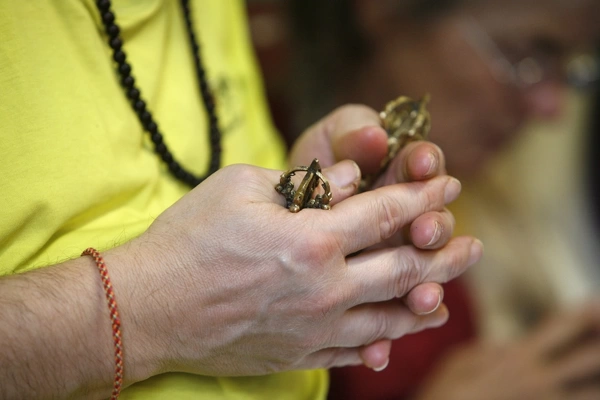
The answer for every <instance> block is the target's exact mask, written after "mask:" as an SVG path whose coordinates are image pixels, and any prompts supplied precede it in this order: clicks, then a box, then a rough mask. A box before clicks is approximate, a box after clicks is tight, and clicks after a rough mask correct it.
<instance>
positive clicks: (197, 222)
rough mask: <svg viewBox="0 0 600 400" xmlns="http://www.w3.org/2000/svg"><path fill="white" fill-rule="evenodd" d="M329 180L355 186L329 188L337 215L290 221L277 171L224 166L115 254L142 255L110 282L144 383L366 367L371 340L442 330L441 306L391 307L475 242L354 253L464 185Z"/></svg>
mask: <svg viewBox="0 0 600 400" xmlns="http://www.w3.org/2000/svg"><path fill="white" fill-rule="evenodd" d="M324 172H325V174H326V175H327V176H331V177H346V179H345V180H337V181H333V180H332V182H331V183H332V190H333V194H334V199H335V201H337V203H336V204H335V205H334V206H333V208H332V210H330V211H323V210H314V209H305V210H302V211H301V212H300V213H298V214H292V213H290V212H289V211H288V210H287V209H286V208H285V207H283V205H284V199H283V197H282V196H281V195H279V194H278V193H277V192H276V191H275V189H274V185H275V183H276V182H277V181H278V180H279V176H280V174H281V172H278V171H271V170H264V169H259V168H255V167H250V166H243V165H236V166H231V167H227V168H224V169H222V170H220V171H218V172H217V173H215V174H214V175H212V176H211V177H210V178H209V179H207V180H206V181H205V182H203V183H202V184H201V185H199V186H198V187H197V188H195V189H194V190H192V191H191V192H190V193H189V194H188V195H186V196H184V197H183V198H182V199H181V200H180V201H178V202H177V203H176V204H174V205H173V206H172V207H170V208H169V209H168V210H166V211H165V212H164V213H163V214H162V215H160V216H159V217H158V218H157V219H156V221H155V222H154V223H153V224H152V226H151V227H150V228H149V230H148V231H147V232H146V233H144V234H143V235H142V236H141V237H139V238H138V239H136V240H134V241H132V242H130V243H129V244H128V245H126V246H124V247H120V248H117V249H114V250H113V251H111V252H110V253H109V254H107V262H108V263H109V264H110V265H119V264H120V265H123V264H124V263H129V265H131V262H132V258H131V255H132V254H134V255H137V256H136V258H135V259H136V260H137V261H135V263H134V265H133V266H132V267H130V268H127V269H116V270H115V272H114V273H113V271H111V273H113V282H114V286H115V288H116V290H117V291H118V295H119V296H120V297H119V301H120V303H121V304H120V307H121V308H122V309H124V311H122V312H121V314H122V319H123V326H124V327H127V328H128V329H127V331H126V332H124V335H125V337H124V342H125V343H127V346H128V348H129V350H128V354H129V355H130V357H133V359H135V360H136V361H137V367H138V368H139V367H141V366H146V370H145V372H143V373H141V372H140V373H139V374H137V377H138V378H139V379H143V378H144V375H146V377H147V376H149V375H153V374H156V373H160V372H165V371H185V372H192V373H197V374H205V375H227V376H236V375H255V374H266V373H272V372H278V371H283V370H290V369H306V368H319V367H332V366H342V365H348V364H357V363H361V362H362V360H361V358H360V355H359V350H360V348H361V346H363V345H365V344H368V343H373V342H376V341H378V340H381V339H384V338H385V339H395V338H398V337H400V336H402V335H404V334H407V333H410V332H415V331H418V330H421V329H424V328H428V327H432V326H438V325H440V324H442V323H444V322H445V320H446V318H447V312H446V310H445V308H444V307H440V308H439V309H438V310H437V311H436V312H433V313H431V314H428V315H423V316H418V315H415V314H413V313H412V312H410V311H408V309H407V308H406V307H405V305H404V304H402V302H400V301H397V300H396V301H392V300H393V299H395V298H398V297H402V296H405V295H406V294H407V293H408V292H409V291H411V290H413V288H414V287H415V286H417V285H419V284H421V283H423V282H438V283H439V282H445V281H447V280H449V279H452V278H454V277H455V276H456V275H458V274H460V273H462V272H463V271H464V270H465V269H466V268H467V266H468V265H469V264H472V263H474V262H475V261H477V260H478V258H479V257H480V256H481V248H480V245H479V244H478V242H477V241H475V240H474V239H473V238H470V237H462V238H455V239H452V240H450V241H449V242H448V244H447V245H446V246H444V247H443V248H441V249H438V250H431V251H426V252H424V251H420V250H419V249H417V248H415V247H413V246H404V247H400V248H386V249H378V250H373V251H369V252H363V253H361V254H360V255H358V256H355V257H347V256H348V255H349V254H352V253H354V252H356V251H357V250H360V249H364V248H367V247H369V246H373V245H375V244H377V243H378V242H380V241H381V240H384V239H386V238H388V237H390V236H392V235H394V234H395V233H396V232H398V231H399V230H401V229H403V228H404V227H405V226H406V225H407V224H409V223H410V222H411V221H413V220H414V219H415V218H416V217H417V216H419V215H422V214H424V213H427V212H430V211H434V210H441V209H443V207H444V205H445V204H446V203H448V202H449V201H452V200H454V198H455V197H456V196H457V195H458V189H459V188H458V186H457V185H456V182H455V181H454V180H453V179H451V178H449V177H447V176H442V177H436V178H432V179H430V180H428V181H424V182H414V183H407V184H403V185H391V186H387V187H383V188H379V189H377V190H375V191H371V192H367V193H363V194H360V195H357V196H352V197H349V196H350V195H351V194H352V193H353V188H355V185H356V182H357V181H358V179H359V174H358V172H357V170H356V168H355V167H354V164H353V163H351V162H349V161H346V162H342V163H339V164H336V165H334V166H332V167H331V168H329V169H328V170H326V171H324ZM136 264H137V265H136ZM113 270H114V268H113ZM124 274H126V276H123V275H124ZM128 309H129V310H132V309H134V310H137V312H135V313H129V314H128V312H127V310H128ZM126 361H127V358H126Z"/></svg>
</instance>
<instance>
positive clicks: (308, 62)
mask: <svg viewBox="0 0 600 400" xmlns="http://www.w3.org/2000/svg"><path fill="white" fill-rule="evenodd" d="M247 8H248V15H249V26H250V31H251V36H252V40H253V43H254V46H255V49H256V54H257V58H258V62H259V64H260V67H261V69H262V72H263V78H264V83H265V88H266V94H267V97H268V100H269V104H270V107H271V111H272V115H273V121H274V123H275V125H276V126H277V128H278V129H279V131H280V132H281V134H282V136H283V138H284V139H285V140H286V142H287V143H288V145H290V144H291V143H292V142H293V140H294V139H295V138H296V137H297V136H298V135H299V134H300V133H301V132H302V130H303V129H305V128H307V127H308V126H309V125H310V124H312V123H314V122H316V121H317V120H318V119H319V118H321V117H323V116H324V115H326V114H327V113H328V112H330V111H332V110H333V109H334V108H335V107H338V106H340V105H342V104H345V103H350V102H352V103H361V104H367V105H369V106H371V107H373V108H374V109H376V110H381V109H382V108H383V106H384V105H385V103H386V102H387V101H389V100H392V99H393V98H395V97H397V96H399V95H409V96H412V97H414V98H420V97H421V96H422V95H424V94H425V93H430V94H431V96H432V100H431V106H430V111H431V115H432V123H433V128H432V132H431V137H430V139H431V140H432V141H433V142H434V143H436V144H438V145H439V146H440V147H441V148H442V149H443V150H444V152H445V155H446V157H447V160H446V161H447V167H448V172H449V174H451V175H454V176H456V177H458V178H459V179H460V180H461V182H462V184H463V195H462V196H461V198H460V199H459V200H458V201H457V202H456V203H454V204H452V205H451V207H450V208H451V210H452V211H453V213H454V214H455V216H456V218H457V233H458V234H460V233H469V234H473V235H475V236H477V237H479V238H480V239H481V240H482V241H483V243H484V245H485V256H484V258H483V260H482V261H481V262H480V264H479V265H477V266H475V267H474V268H472V270H471V271H469V272H468V273H467V275H466V276H464V277H461V278H460V279H458V280H457V281H456V282H454V281H453V282H451V283H449V284H447V285H446V295H445V299H444V301H445V303H446V304H447V305H448V307H449V309H450V320H449V322H448V323H447V324H446V326H444V327H442V328H440V329H436V330H432V331H427V332H423V333H419V334H416V335H411V336H409V337H406V338H402V339H400V340H398V341H396V343H394V348H393V358H392V359H391V362H390V365H389V366H388V368H387V369H386V370H384V371H383V372H379V373H375V372H373V371H370V370H368V369H366V368H364V367H351V368H341V369H335V370H332V372H331V376H332V383H331V395H330V398H332V399H354V398H356V399H392V398H394V399H403V398H411V399H438V398H444V399H455V398H456V399H483V398H485V399H496V398H497V399H563V398H565V399H576V398H577V399H578V398H582V399H583V398H586V399H587V398H590V399H600V337H599V332H600V308H599V306H598V299H599V296H598V295H599V294H600V161H599V157H600V95H599V94H600V91H599V85H598V82H599V78H600V64H599V62H598V51H597V50H598V44H599V43H600V40H599V39H600V2H598V1H597V0H587V1H586V0H574V1H571V0H545V1H544V0H523V1H517V0H465V1H460V0H457V1H452V0H348V1H344V0H335V1H326V2H322V1H316V0H315V1H310V0H287V1H286V0H248V1H247ZM520 365H526V366H527V367H526V368H524V367H519V366H520ZM586 396H587V397H586Z"/></svg>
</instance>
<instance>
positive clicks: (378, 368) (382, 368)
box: [373, 358, 390, 372]
mask: <svg viewBox="0 0 600 400" xmlns="http://www.w3.org/2000/svg"><path fill="white" fill-rule="evenodd" d="M389 363H390V359H389V358H388V359H387V360H386V361H385V364H383V365H382V366H381V367H377V368H373V371H375V372H381V371H383V370H384V369H386V368H387V366H388V364H389Z"/></svg>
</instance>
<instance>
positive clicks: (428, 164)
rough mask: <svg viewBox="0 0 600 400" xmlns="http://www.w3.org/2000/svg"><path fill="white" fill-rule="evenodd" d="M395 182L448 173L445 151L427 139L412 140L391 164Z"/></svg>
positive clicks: (422, 178) (419, 179) (418, 179)
mask: <svg viewBox="0 0 600 400" xmlns="http://www.w3.org/2000/svg"><path fill="white" fill-rule="evenodd" d="M390 170H391V171H392V176H393V177H394V178H395V179H394V181H395V182H411V181H421V180H424V179H429V178H432V177H434V176H437V175H443V174H445V173H446V161H445V158H444V153H443V152H442V150H441V149H440V148H439V147H438V146H437V145H435V144H433V143H431V142H427V141H417V142H410V143H408V144H407V145H406V147H404V149H402V150H401V151H400V153H399V154H398V156H397V157H396V158H395V159H394V160H393V161H392V163H391V164H390Z"/></svg>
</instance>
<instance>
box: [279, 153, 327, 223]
mask: <svg viewBox="0 0 600 400" xmlns="http://www.w3.org/2000/svg"><path fill="white" fill-rule="evenodd" d="M300 171H305V172H306V175H304V178H303V179H302V182H300V185H299V186H298V189H295V188H294V183H293V182H292V177H293V176H294V175H295V174H296V172H300ZM319 181H320V182H321V187H322V188H323V193H322V194H317V195H315V196H313V194H314V191H315V189H316V188H317V186H318V185H319ZM275 190H277V192H279V193H281V194H282V195H283V196H284V197H285V200H286V207H287V208H289V210H290V211H291V212H293V213H296V212H298V211H300V210H302V209H303V208H320V209H322V210H329V209H330V208H331V206H330V205H329V203H330V202H331V188H330V187H329V182H327V179H325V177H324V176H323V174H322V173H321V165H319V160H317V159H316V158H315V159H314V160H313V162H312V163H311V164H310V166H308V167H304V166H300V167H294V168H292V169H290V170H288V171H286V172H284V173H283V174H281V179H280V180H279V184H278V185H277V186H275Z"/></svg>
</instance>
